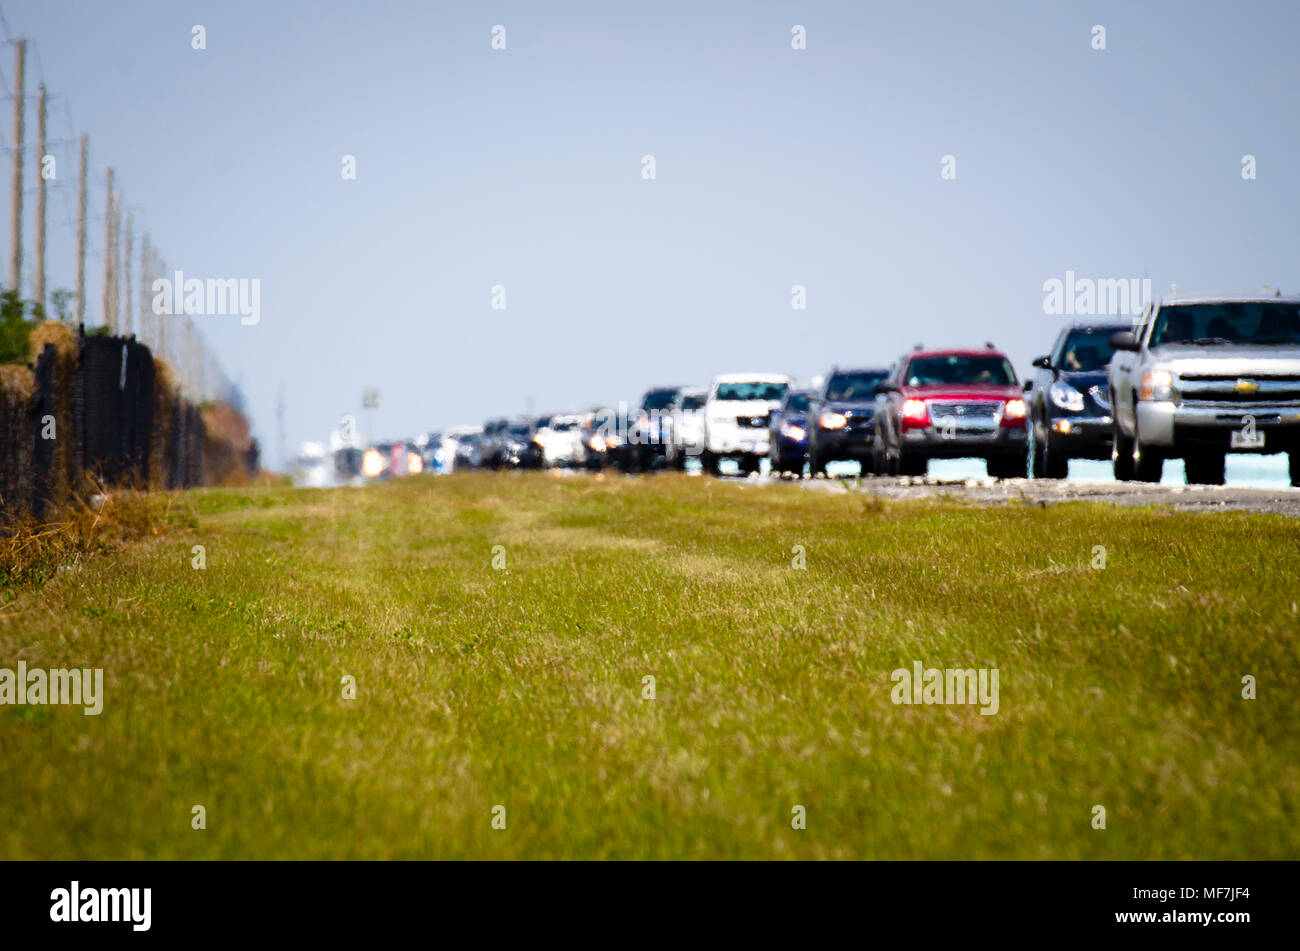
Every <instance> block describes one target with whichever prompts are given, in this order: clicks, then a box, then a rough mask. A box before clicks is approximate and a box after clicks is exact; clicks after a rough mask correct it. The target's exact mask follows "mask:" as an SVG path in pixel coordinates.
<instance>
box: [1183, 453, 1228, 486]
mask: <svg viewBox="0 0 1300 951" xmlns="http://www.w3.org/2000/svg"><path fill="white" fill-rule="evenodd" d="M1226 461H1227V460H1226V457H1225V456H1224V454H1223V453H1221V452H1196V453H1192V454H1191V455H1189V456H1187V458H1185V459H1184V460H1183V473H1184V474H1183V481H1185V482H1186V483H1187V484H1188V485H1223V470H1224V463H1225V462H1226Z"/></svg>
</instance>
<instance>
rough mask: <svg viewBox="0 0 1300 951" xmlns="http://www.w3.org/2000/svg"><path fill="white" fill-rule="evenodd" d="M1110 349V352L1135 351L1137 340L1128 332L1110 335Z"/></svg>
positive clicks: (1122, 331) (1123, 331)
mask: <svg viewBox="0 0 1300 951" xmlns="http://www.w3.org/2000/svg"><path fill="white" fill-rule="evenodd" d="M1110 347H1111V349H1112V350H1137V348H1138V340H1137V337H1135V336H1133V334H1132V333H1131V332H1130V331H1127V330H1121V331H1120V332H1119V333H1114V334H1111V335H1110Z"/></svg>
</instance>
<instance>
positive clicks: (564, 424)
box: [551, 419, 578, 433]
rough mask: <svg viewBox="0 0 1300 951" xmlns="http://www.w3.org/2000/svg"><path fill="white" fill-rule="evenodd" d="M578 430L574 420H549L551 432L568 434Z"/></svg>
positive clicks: (576, 422)
mask: <svg viewBox="0 0 1300 951" xmlns="http://www.w3.org/2000/svg"><path fill="white" fill-rule="evenodd" d="M577 428H578V421H577V420H576V419H553V420H551V430H552V432H557V433H569V432H573V430H575V429H577Z"/></svg>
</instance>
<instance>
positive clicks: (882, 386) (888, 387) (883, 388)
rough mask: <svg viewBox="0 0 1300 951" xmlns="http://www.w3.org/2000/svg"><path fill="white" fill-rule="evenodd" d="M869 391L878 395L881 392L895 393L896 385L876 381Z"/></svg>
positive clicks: (896, 390)
mask: <svg viewBox="0 0 1300 951" xmlns="http://www.w3.org/2000/svg"><path fill="white" fill-rule="evenodd" d="M871 392H873V393H875V394H876V395H877V396H879V395H880V394H881V393H897V392H898V387H897V386H895V385H894V384H893V383H890V382H888V381H884V382H881V383H877V384H876V385H875V386H874V387H872V390H871Z"/></svg>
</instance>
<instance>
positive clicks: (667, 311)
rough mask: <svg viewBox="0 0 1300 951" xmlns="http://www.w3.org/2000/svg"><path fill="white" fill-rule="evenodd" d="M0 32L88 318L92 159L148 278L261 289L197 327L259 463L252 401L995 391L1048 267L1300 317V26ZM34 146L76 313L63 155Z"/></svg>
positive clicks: (771, 19) (313, 404)
mask: <svg viewBox="0 0 1300 951" xmlns="http://www.w3.org/2000/svg"><path fill="white" fill-rule="evenodd" d="M0 8H2V9H3V11H4V15H5V19H6V21H7V23H8V25H9V28H10V30H11V32H12V33H13V34H14V35H24V36H26V37H28V38H29V39H30V40H32V41H34V42H35V44H36V46H35V50H34V53H33V55H32V56H30V57H29V59H30V63H29V74H28V87H29V90H31V89H34V86H35V84H36V82H37V81H39V78H40V75H41V74H43V76H44V79H45V82H46V83H47V85H48V87H49V89H50V91H51V94H53V95H59V96H62V97H65V98H63V99H60V100H59V101H57V102H55V103H54V104H53V106H52V112H51V136H52V137H53V138H55V139H56V140H66V139H68V138H69V137H70V135H71V134H75V133H81V132H86V133H88V134H89V135H90V157H91V165H92V186H91V214H92V216H94V218H95V219H96V220H93V221H92V223H91V226H90V234H91V243H92V252H91V254H92V256H91V259H90V261H89V262H88V264H87V273H88V293H87V297H88V302H89V303H88V316H89V319H90V322H91V323H98V322H99V319H100V315H99V310H100V305H99V301H100V292H101V281H102V273H103V272H102V262H101V260H100V259H99V255H100V253H101V252H102V246H103V223H102V220H98V219H99V216H100V215H102V211H103V181H104V177H103V176H104V169H105V168H106V167H107V166H108V165H110V164H111V165H112V166H113V167H114V168H115V169H116V174H117V180H118V182H119V184H120V187H121V189H122V193H123V196H124V200H125V203H126V207H127V208H128V209H131V210H132V211H134V212H135V214H136V215H137V220H139V221H141V222H142V223H143V224H144V225H145V226H147V228H148V229H149V231H150V232H151V234H152V237H153V240H154V242H155V244H156V245H157V246H158V247H159V249H160V251H161V253H162V255H163V257H164V258H165V259H166V260H167V262H168V264H169V265H171V266H172V267H179V268H182V269H184V270H185V272H186V274H187V275H191V276H200V277H244V278H258V279H259V280H260V281H261V285H262V301H261V310H262V314H261V323H260V324H258V325H257V326H255V327H245V326H241V325H240V324H239V321H238V319H237V318H221V317H209V318H201V320H202V325H203V329H204V332H205V334H206V335H207V338H208V339H209V341H210V342H211V345H212V347H213V349H214V351H215V352H216V354H217V355H218V357H219V359H220V360H221V362H222V364H223V366H224V367H225V369H226V371H227V373H228V375H230V376H231V377H232V378H233V379H236V380H237V381H238V382H239V383H240V384H241V386H242V388H243V390H244V391H245V393H246V395H247V398H248V401H249V408H250V410H251V414H252V416H253V420H254V424H255V427H256V430H257V432H258V434H259V436H260V437H261V439H262V441H263V444H264V446H265V448H266V457H267V460H268V461H269V462H271V463H275V462H276V461H277V460H278V457H279V451H278V443H279V437H278V432H277V426H276V416H275V407H276V402H277V399H278V397H279V394H280V392H281V389H283V392H284V400H285V427H286V443H287V446H288V448H289V451H290V452H292V451H293V450H294V449H295V448H296V446H297V444H298V443H299V442H300V441H301V440H304V439H320V438H323V437H324V436H325V435H326V433H327V432H328V431H329V429H330V428H331V427H332V426H333V425H334V424H335V423H336V422H337V420H338V418H339V416H340V415H341V414H342V413H345V412H357V411H358V410H359V407H360V397H361V392H362V390H363V388H365V387H367V386H375V387H378V388H379V389H380V390H381V392H382V405H381V408H380V410H379V411H378V412H377V414H376V416H375V420H374V435H376V436H381V435H384V436H399V435H415V434H417V433H419V432H423V431H428V430H430V429H435V428H440V427H443V426H447V425H453V424H456V423H461V422H479V421H481V420H483V419H484V418H486V417H488V416H494V415H502V414H513V413H516V412H522V411H523V410H525V409H526V408H527V407H528V406H529V405H532V406H533V407H534V408H536V409H537V410H539V411H541V410H545V409H562V408H569V407H574V408H578V407H586V406H589V405H591V404H593V403H596V402H613V401H617V400H619V399H627V400H629V401H631V400H634V399H635V398H636V397H637V396H638V395H639V393H640V392H641V391H642V390H644V389H645V388H646V387H647V386H649V385H652V384H659V383H688V384H689V383H699V384H706V383H707V382H708V381H709V380H710V379H711V378H712V377H713V376H714V375H715V374H717V373H720V372H728V371H735V370H771V371H780V372H788V373H791V374H793V375H795V376H796V377H799V378H801V379H802V380H805V381H806V380H807V379H808V378H809V377H811V376H812V375H814V374H816V373H820V372H823V371H825V370H826V369H827V368H828V367H829V366H831V365H832V364H834V363H840V364H881V365H883V364H887V363H888V362H890V361H891V360H892V359H893V358H894V357H895V356H896V355H897V354H898V352H899V351H900V350H902V349H905V348H907V347H910V346H911V345H912V344H913V343H915V342H917V341H924V342H925V343H927V344H933V345H940V344H948V343H953V344H963V343H983V342H984V341H985V340H992V341H994V342H995V343H997V344H998V345H1000V346H1002V347H1003V348H1005V349H1006V350H1007V351H1008V352H1009V354H1010V355H1011V357H1012V360H1013V361H1014V362H1015V363H1016V366H1017V369H1018V370H1019V371H1020V373H1021V374H1022V376H1024V375H1027V374H1028V370H1029V360H1030V359H1031V358H1032V357H1033V356H1035V355H1036V354H1038V353H1041V352H1043V351H1044V350H1046V349H1047V346H1048V344H1049V343H1050V341H1051V339H1052V338H1053V336H1054V335H1055V333H1056V331H1057V329H1058V328H1059V326H1060V321H1061V320H1062V318H1060V317H1051V316H1048V315H1045V314H1044V312H1043V304H1042V301H1043V291H1042V285H1043V282H1044V281H1046V280H1048V279H1050V278H1053V277H1056V278H1063V277H1064V275H1065V272H1066V270H1067V269H1072V270H1074V271H1075V272H1076V274H1078V275H1080V276H1089V277H1098V278H1102V277H1104V278H1131V277H1138V278H1141V277H1149V278H1150V279H1151V280H1152V284H1153V286H1154V287H1155V288H1156V289H1157V290H1162V289H1165V288H1167V287H1168V285H1169V284H1170V283H1177V284H1178V285H1179V287H1180V289H1187V290H1191V289H1214V290H1220V289H1223V290H1229V289H1231V290H1253V289H1257V288H1258V287H1259V286H1260V285H1262V284H1268V285H1271V286H1281V287H1283V288H1284V289H1286V290H1290V291H1294V290H1297V289H1298V288H1300V279H1298V278H1300V275H1298V274H1297V258H1298V256H1297V250H1298V248H1297V226H1296V223H1297V220H1298V219H1300V188H1298V186H1300V176H1298V173H1300V131H1298V130H1297V121H1296V103H1297V102H1300V65H1297V57H1296V55H1295V38H1296V36H1297V34H1298V32H1300V29H1298V28H1300V5H1297V4H1295V3H1288V2H1277V3H1250V2H1246V3H1232V4H1228V3H1191V2H1145V3H1141V4H1133V3H1129V2H1118V3H1100V2H1091V3H1085V2H1060V3H1056V2H1054V3H1041V2H1033V3H1009V2H1008V3H1004V2H989V3H980V4H969V5H967V4H961V5H958V4H953V3H951V2H948V3H906V4H890V5H884V4H865V3H767V2H736V3H670V2H658V3H654V4H609V3H565V2H554V3H546V4H538V3H483V4H478V3H460V4H455V3H445V4H426V3H419V4H417V3H382V2H370V3H364V4H363V3H359V2H357V3H344V2H312V3H305V2H304V3H301V4H293V3H289V2H277V3H264V2H263V3H256V2H242V0H222V2H219V3H218V2H207V3H187V2H125V3H115V4H111V5H110V4H104V3H102V2H98V0H95V2H91V0H3V2H0ZM194 24H202V25H203V26H204V27H205V28H206V34H207V49H206V50H202V51H196V50H193V49H191V47H190V37H191V27H192V26H193V25H194ZM495 24H502V25H504V26H505V28H506V39H507V49H505V50H504V51H494V50H492V49H491V48H490V41H491V30H492V27H493V26H494V25H495ZM795 24H801V25H803V26H805V28H806V31H807V49H806V50H800V51H796V50H792V49H791V44H790V40H791V27H792V26H793V25H795ZM1097 24H1100V25H1102V26H1104V27H1105V29H1106V49H1105V50H1094V49H1093V48H1092V45H1091V38H1092V37H1091V30H1092V27H1093V26H1094V25H1097ZM0 73H3V75H4V76H5V79H6V82H7V83H8V84H9V87H10V88H11V89H12V86H13V68H12V51H11V50H9V49H6V50H5V51H3V52H0ZM28 116H29V118H28V124H29V134H34V131H33V130H34V109H33V110H30V111H29V114H28ZM3 130H4V131H3V135H4V143H5V144H6V145H8V144H10V142H9V122H8V120H7V118H6V119H5V120H4V122H3ZM53 151H54V154H55V155H56V156H58V157H59V161H60V170H59V176H60V181H59V188H58V189H56V191H55V192H54V194H52V196H51V199H50V218H51V225H50V227H51V232H50V248H49V252H48V254H49V259H50V260H49V269H50V272H51V276H50V279H49V283H50V285H51V287H63V286H66V287H71V286H72V285H73V280H74V246H73V230H72V228H71V226H70V223H69V217H68V216H69V209H72V208H74V207H75V198H76V195H75V184H74V176H75V149H74V148H73V146H72V145H71V144H70V143H65V144H59V145H56V147H55V149H54V150H53ZM345 154H350V155H355V156H356V160H357V178H356V180H355V181H345V180H343V178H342V176H341V174H340V169H341V159H342V156H344V155H345ZM646 154H651V155H653V156H654V157H655V160H656V174H657V177H656V179H655V180H654V181H645V180H643V178H642V176H641V157H642V156H643V155H646ZM1246 154H1251V155H1254V156H1255V157H1256V161H1257V168H1258V177H1257V179H1256V180H1254V181H1244V180H1243V179H1242V176H1241V159H1242V156H1243V155H1246ZM944 155H953V156H955V158H956V168H957V177H956V179H955V180H952V181H945V180H943V179H941V177H940V163H941V159H942V157H943V156H944ZM28 178H29V181H30V178H31V173H30V166H29V175H28ZM5 193H6V194H5V195H4V196H3V201H4V205H5V207H4V212H3V213H4V214H5V215H6V217H7V216H8V213H9V212H8V207H7V199H8V196H7V189H5ZM31 214H32V202H31V196H30V194H29V196H28V198H27V206H26V209H25V215H26V217H27V222H28V224H27V235H28V237H27V241H28V244H29V250H28V254H27V268H28V271H29V273H30V264H31V259H30V241H31V230H30V229H31V224H30V222H31ZM5 233H6V234H7V230H6V232H5ZM7 254H8V249H7V248H6V258H7ZM497 284H500V285H504V286H505V288H506V302H507V308H506V309H505V310H504V311H498V310H493V309H492V308H491V306H490V304H491V289H492V287H493V285H497ZM795 284H802V285H804V286H805V287H806V288H807V302H808V306H807V309H806V310H801V311H800V310H793V309H792V308H791V287H792V286H793V285H795Z"/></svg>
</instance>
